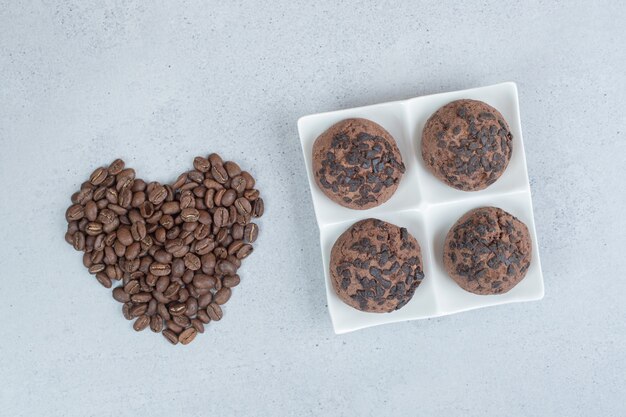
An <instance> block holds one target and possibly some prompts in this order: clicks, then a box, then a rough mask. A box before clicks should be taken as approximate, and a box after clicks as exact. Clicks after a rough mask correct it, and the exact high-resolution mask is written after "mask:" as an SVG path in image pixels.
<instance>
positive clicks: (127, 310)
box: [122, 303, 133, 320]
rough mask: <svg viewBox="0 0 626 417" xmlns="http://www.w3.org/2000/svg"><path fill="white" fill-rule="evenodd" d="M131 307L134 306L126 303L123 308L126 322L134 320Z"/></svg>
mask: <svg viewBox="0 0 626 417" xmlns="http://www.w3.org/2000/svg"><path fill="white" fill-rule="evenodd" d="M131 306H132V303H124V305H123V306H122V315H123V316H124V318H125V319H126V320H132V319H133V316H131V315H130V307H131Z"/></svg>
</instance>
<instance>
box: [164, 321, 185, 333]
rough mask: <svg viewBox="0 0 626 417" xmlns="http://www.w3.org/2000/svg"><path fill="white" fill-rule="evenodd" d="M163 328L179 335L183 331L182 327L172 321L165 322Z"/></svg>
mask: <svg viewBox="0 0 626 417" xmlns="http://www.w3.org/2000/svg"><path fill="white" fill-rule="evenodd" d="M165 326H166V327H167V328H168V329H170V330H171V331H173V332H176V333H180V332H182V331H183V327H182V326H181V325H180V324H177V323H176V322H175V321H174V320H166V321H165Z"/></svg>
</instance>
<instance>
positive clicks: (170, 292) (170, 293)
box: [163, 282, 180, 298]
mask: <svg viewBox="0 0 626 417" xmlns="http://www.w3.org/2000/svg"><path fill="white" fill-rule="evenodd" d="M179 290H180V284H179V283H177V282H172V283H171V284H170V285H169V286H168V287H167V289H166V290H165V292H163V295H164V296H165V297H167V298H173V297H174V296H175V295H176V294H178V291H179Z"/></svg>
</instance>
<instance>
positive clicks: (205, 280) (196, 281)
mask: <svg viewBox="0 0 626 417" xmlns="http://www.w3.org/2000/svg"><path fill="white" fill-rule="evenodd" d="M216 281H217V280H216V279H215V277H212V276H209V275H205V274H196V275H195V276H194V277H193V285H194V286H195V287H196V288H213V287H214V286H215V283H216Z"/></svg>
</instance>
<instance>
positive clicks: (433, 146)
mask: <svg viewBox="0 0 626 417" xmlns="http://www.w3.org/2000/svg"><path fill="white" fill-rule="evenodd" d="M512 138H513V137H512V135H511V131H510V129H509V125H508V124H507V122H506V120H504V117H502V115H501V114H500V112H499V111H498V110H496V109H495V108H493V107H491V106H490V105H488V104H486V103H483V102H482V101H477V100H457V101H453V102H452V103H449V104H447V105H445V106H443V107H442V108H440V109H439V110H437V111H436V112H435V113H434V114H433V115H432V116H430V118H429V119H428V121H427V122H426V125H425V126H424V131H423V133H422V158H424V162H425V163H426V167H427V168H428V169H429V170H430V172H432V174H433V175H434V176H435V177H437V178H439V179H440V180H441V181H443V182H445V183H446V184H448V185H450V186H451V187H454V188H456V189H459V190H463V191H478V190H482V189H484V188H487V187H488V186H490V185H491V184H493V183H494V182H495V181H496V180H497V179H498V178H500V176H501V175H502V173H503V172H504V170H505V169H506V167H507V165H508V164H509V160H510V159H511V153H512V151H513V148H512Z"/></svg>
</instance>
